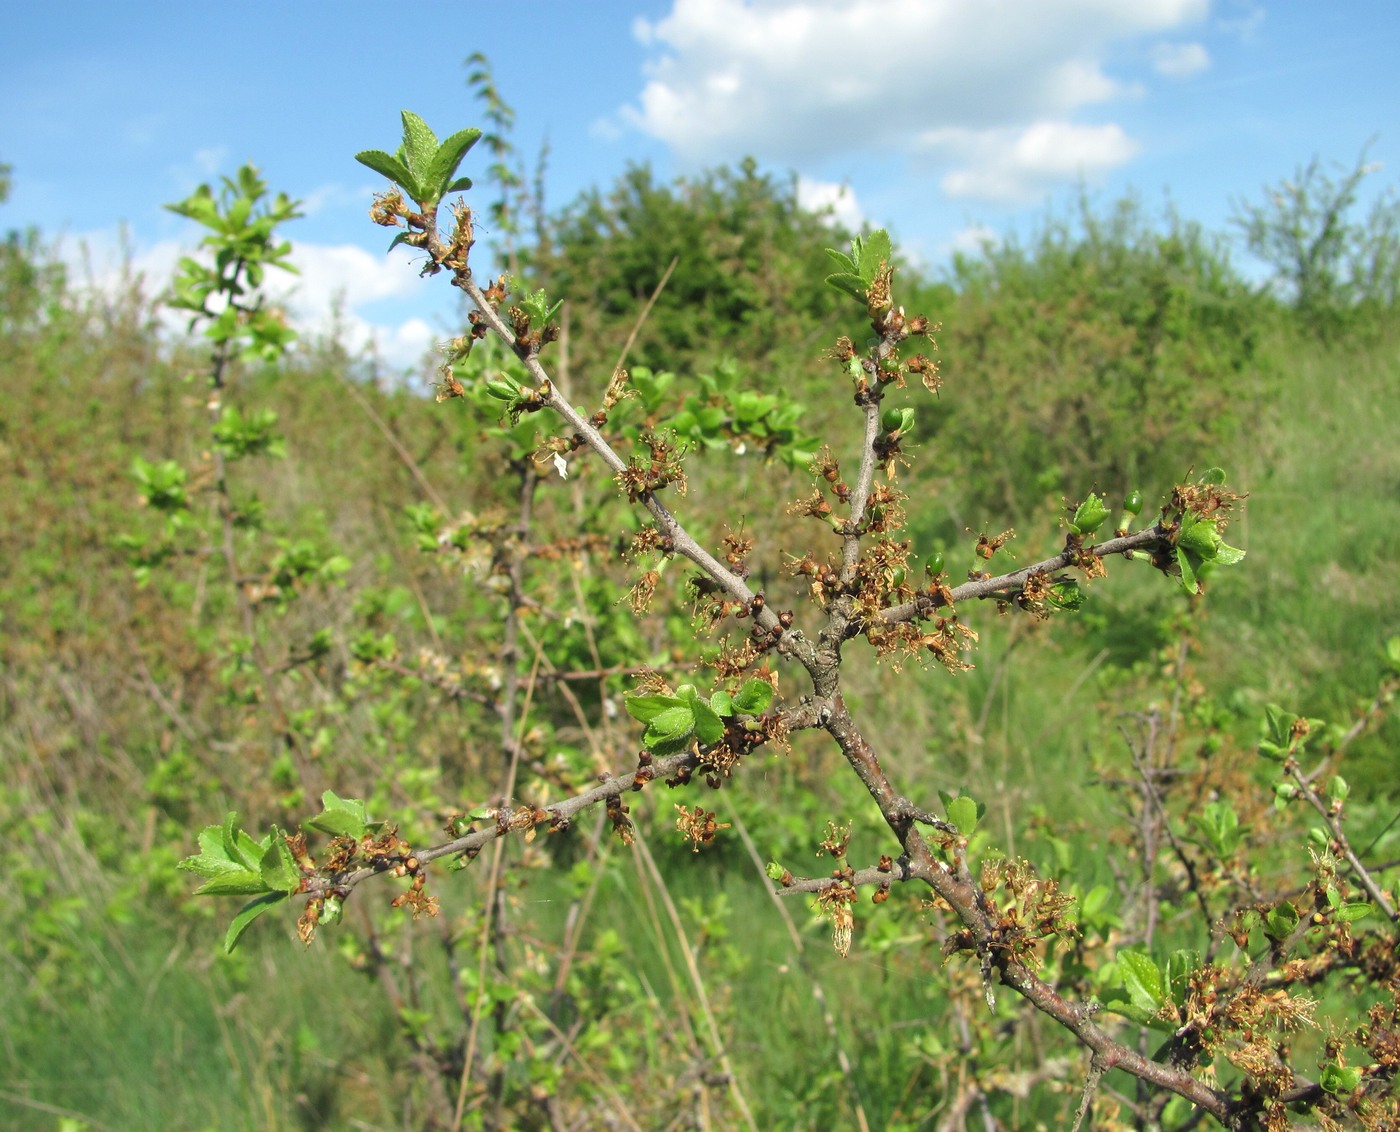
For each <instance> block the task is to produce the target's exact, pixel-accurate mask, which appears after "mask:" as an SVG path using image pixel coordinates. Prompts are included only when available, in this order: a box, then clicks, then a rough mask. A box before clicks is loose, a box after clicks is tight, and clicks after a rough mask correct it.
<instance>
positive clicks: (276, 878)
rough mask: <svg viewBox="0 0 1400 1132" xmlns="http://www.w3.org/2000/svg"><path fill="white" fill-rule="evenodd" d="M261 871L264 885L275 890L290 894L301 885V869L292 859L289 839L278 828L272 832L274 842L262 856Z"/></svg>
mask: <svg viewBox="0 0 1400 1132" xmlns="http://www.w3.org/2000/svg"><path fill="white" fill-rule="evenodd" d="M259 872H260V874H261V876H262V882H263V886H264V887H265V888H269V889H272V890H273V891H274V892H285V893H288V894H290V893H293V892H295V891H296V890H297V889H298V888H300V887H301V870H300V869H298V868H297V864H296V861H294V860H293V859H292V851H291V849H289V848H288V847H287V839H286V838H285V837H283V836H281V834H279V833H278V832H277V831H276V830H273V832H272V844H271V845H269V846H268V847H267V852H265V853H264V854H263V856H262V861H261V862H260V868H259Z"/></svg>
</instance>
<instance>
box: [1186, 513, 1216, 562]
mask: <svg viewBox="0 0 1400 1132" xmlns="http://www.w3.org/2000/svg"><path fill="white" fill-rule="evenodd" d="M1176 545H1177V546H1178V547H1179V548H1180V549H1183V550H1189V551H1191V552H1192V553H1193V554H1197V555H1199V556H1200V557H1201V559H1202V560H1203V561H1204V560H1208V559H1213V558H1214V557H1215V555H1216V551H1218V550H1219V548H1220V532H1219V531H1218V530H1217V529H1216V526H1215V524H1214V523H1213V522H1211V521H1209V520H1208V519H1202V518H1201V517H1200V516H1199V515H1186V516H1184V517H1183V518H1182V520H1181V530H1179V531H1178V532H1177V534H1176Z"/></svg>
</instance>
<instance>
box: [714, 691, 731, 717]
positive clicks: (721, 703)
mask: <svg viewBox="0 0 1400 1132" xmlns="http://www.w3.org/2000/svg"><path fill="white" fill-rule="evenodd" d="M710 709H711V710H712V711H713V712H714V713H715V714H716V715H724V716H729V715H733V714H734V697H733V696H731V695H730V694H729V693H728V692H726V691H725V690H724V689H723V688H721V689H720V690H719V691H718V692H716V693H715V694H714V695H713V696H711V697H710Z"/></svg>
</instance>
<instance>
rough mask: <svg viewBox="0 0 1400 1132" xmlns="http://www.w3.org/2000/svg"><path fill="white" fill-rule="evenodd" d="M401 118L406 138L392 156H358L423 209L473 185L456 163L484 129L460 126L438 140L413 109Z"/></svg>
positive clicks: (371, 151) (374, 151) (377, 153)
mask: <svg viewBox="0 0 1400 1132" xmlns="http://www.w3.org/2000/svg"><path fill="white" fill-rule="evenodd" d="M402 118H403V141H402V142H400V143H399V148H398V149H396V150H395V151H394V153H393V155H392V156H391V155H390V154H387V153H385V152H384V151H383V150H380V149H367V150H363V151H362V152H360V153H357V154H355V160H356V161H358V162H359V163H360V164H361V165H365V166H368V167H369V168H370V169H373V170H374V171H375V172H376V173H379V174H382V175H383V176H385V177H387V178H388V179H389V180H390V181H392V182H394V184H396V185H397V186H398V187H399V188H401V189H402V190H403V191H404V192H406V193H407V194H408V196H409V199H410V200H412V201H413V202H414V203H415V204H416V205H417V206H418V208H419V210H420V211H423V212H427V211H430V210H431V209H433V208H435V207H436V206H437V204H438V202H439V201H440V200H442V198H443V197H445V196H446V195H447V194H448V193H457V192H464V191H465V190H467V189H469V188H471V187H472V182H471V178H470V177H458V176H457V167H458V166H459V165H461V164H462V159H463V158H465V157H466V156H467V151H468V150H470V149H471V147H472V146H474V145H475V144H476V143H477V142H478V141H479V140H480V139H481V131H480V130H478V129H476V128H472V129H468V130H458V131H457V132H456V133H455V134H453V135H452V136H451V137H449V138H446V139H444V140H443V141H442V142H439V141H438V140H437V135H436V134H435V133H433V131H432V130H430V129H429V128H428V124H427V123H426V122H424V121H423V119H422V118H420V117H418V115H417V114H414V113H413V112H412V111H411V110H405V111H404V112H403V114H402ZM398 242H399V240H398V239H396V240H395V241H394V243H395V244H397V243H398ZM389 246H390V247H393V246H394V244H390V245H389Z"/></svg>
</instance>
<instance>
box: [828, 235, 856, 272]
mask: <svg viewBox="0 0 1400 1132" xmlns="http://www.w3.org/2000/svg"><path fill="white" fill-rule="evenodd" d="M856 239H857V241H859V237H857V238H856ZM826 254H827V255H829V256H830V257H831V258H832V260H833V261H834V262H835V264H836V266H837V267H838V268H839V269H840V271H841V274H842V275H851V276H855V277H856V278H859V277H860V276H859V274H858V271H859V268H858V267H857V264H856V261H855V260H853V259H852V258H851V257H850V256H848V255H847V254H846V253H845V252H838V251H837V250H836V249H835V248H827V249H826Z"/></svg>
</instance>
